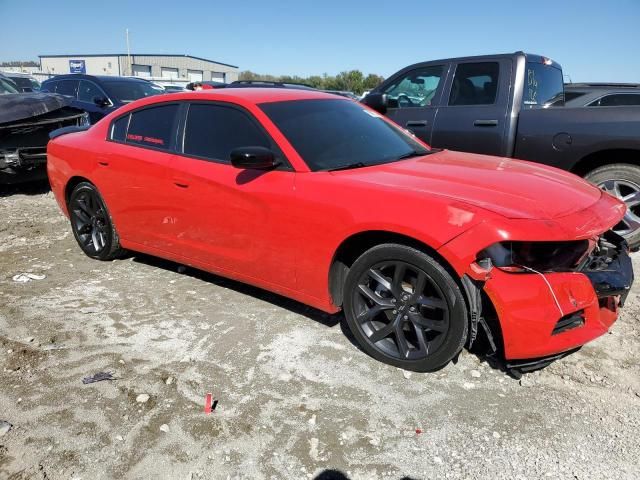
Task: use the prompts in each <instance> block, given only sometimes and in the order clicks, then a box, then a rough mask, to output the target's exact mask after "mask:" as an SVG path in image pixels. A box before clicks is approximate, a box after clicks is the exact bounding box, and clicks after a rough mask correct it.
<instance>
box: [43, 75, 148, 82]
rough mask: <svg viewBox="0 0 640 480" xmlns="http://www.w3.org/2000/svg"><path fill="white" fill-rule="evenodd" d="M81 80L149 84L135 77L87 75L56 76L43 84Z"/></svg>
mask: <svg viewBox="0 0 640 480" xmlns="http://www.w3.org/2000/svg"><path fill="white" fill-rule="evenodd" d="M75 79H78V80H81V79H85V80H94V81H95V80H98V81H113V80H117V81H125V82H129V81H130V82H147V83H148V82H149V80H146V79H144V78H136V77H118V76H114V75H87V74H85V73H67V74H64V75H56V76H54V77H52V78H47V80H45V82H47V81H50V80H75Z"/></svg>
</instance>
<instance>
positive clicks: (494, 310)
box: [462, 231, 634, 376]
mask: <svg viewBox="0 0 640 480" xmlns="http://www.w3.org/2000/svg"><path fill="white" fill-rule="evenodd" d="M575 245H577V243H574V244H573V245H571V244H567V245H565V246H564V247H563V248H564V249H565V251H568V249H572V250H571V252H570V253H572V254H573V253H574V252H573V247H575ZM551 246H553V247H554V248H561V246H559V245H557V244H556V245H550V247H551ZM487 250H489V249H487ZM487 250H485V251H483V252H481V253H480V254H479V256H478V258H477V259H476V262H474V263H473V264H472V265H471V270H470V271H469V272H468V273H467V274H465V275H464V276H463V277H462V285H463V287H464V289H465V293H466V296H467V299H468V303H469V310H470V336H469V343H468V347H470V348H471V347H472V346H473V345H474V342H476V340H477V339H482V340H483V342H484V343H485V344H486V345H484V352H483V353H486V354H488V355H489V356H490V357H492V358H495V359H496V360H498V361H500V363H502V365H503V367H504V368H505V369H506V370H507V371H509V372H510V373H512V374H513V375H516V376H518V375H519V373H520V372H525V371H530V370H534V369H537V368H542V367H544V366H546V365H548V364H549V363H551V362H552V361H554V360H556V359H558V358H562V357H563V356H565V355H567V354H569V353H571V352H573V351H575V350H576V349H578V348H580V347H581V346H582V345H584V344H585V343H587V342H588V341H590V340H593V339H594V338H597V337H598V336H600V335H602V334H604V333H606V332H607V330H608V329H609V327H610V326H611V325H612V324H613V323H614V322H615V320H616V319H617V317H618V313H619V308H620V307H622V306H623V305H624V302H625V299H626V298H627V295H628V294H629V291H630V289H631V286H632V284H633V281H634V273H633V266H632V263H631V258H630V256H629V248H628V245H627V243H626V242H625V240H624V239H623V238H622V237H620V236H619V235H617V234H616V233H614V232H613V231H607V232H605V233H604V234H602V235H601V236H600V237H599V238H597V239H596V240H593V241H591V242H590V243H589V246H588V247H587V248H586V249H585V250H584V252H583V254H582V255H573V256H571V255H567V256H565V257H564V258H568V259H570V260H568V262H573V261H574V260H575V263H574V264H573V265H572V266H571V268H569V263H567V264H566V265H562V266H561V267H560V268H556V269H541V270H538V269H533V268H532V267H530V266H526V265H521V264H517V263H516V262H514V261H513V259H514V258H517V257H518V256H517V255H515V254H514V252H509V255H505V252H504V251H503V249H502V250H500V249H492V250H489V253H490V254H491V255H489V254H487ZM531 251H534V250H532V249H528V250H527V252H531ZM496 252H497V253H496ZM522 258H525V256H524V255H522V253H520V259H522ZM529 258H533V257H529ZM543 259H544V258H543ZM536 261H537V264H536V266H540V265H542V259H541V258H540V257H538V258H537V259H536ZM530 265H531V264H530ZM502 353H503V354H504V359H502V358H500V357H501V356H502V355H499V354H502ZM501 360H504V362H501Z"/></svg>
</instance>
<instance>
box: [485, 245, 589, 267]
mask: <svg viewBox="0 0 640 480" xmlns="http://www.w3.org/2000/svg"><path fill="white" fill-rule="evenodd" d="M589 250H590V247H589V241H588V240H576V241H570V242H499V243H494V244H493V245H491V246H490V247H487V248H485V249H484V250H482V251H481V252H480V253H479V254H478V256H477V260H478V262H480V261H484V262H486V259H489V260H491V263H492V265H493V266H496V267H498V268H500V269H502V270H505V271H507V272H526V271H536V272H558V271H564V272H566V271H571V270H574V269H575V268H576V267H577V266H578V264H579V263H580V261H581V260H582V259H583V258H585V256H586V255H587V254H588V253H589Z"/></svg>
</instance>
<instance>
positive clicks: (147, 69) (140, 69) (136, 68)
mask: <svg viewBox="0 0 640 480" xmlns="http://www.w3.org/2000/svg"><path fill="white" fill-rule="evenodd" d="M131 70H132V71H133V75H134V76H136V77H144V78H149V77H150V76H151V66H150V65H131Z"/></svg>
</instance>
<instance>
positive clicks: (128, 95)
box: [104, 80, 164, 103]
mask: <svg viewBox="0 0 640 480" xmlns="http://www.w3.org/2000/svg"><path fill="white" fill-rule="evenodd" d="M104 85H105V88H106V89H107V90H108V91H109V93H110V94H111V96H112V97H113V98H115V99H116V100H119V101H120V102H122V103H129V102H133V101H134V100H139V99H141V98H145V97H150V96H152V95H158V94H160V93H163V92H164V89H162V88H160V87H156V86H155V85H153V84H151V83H149V82H140V81H137V82H136V81H124V80H115V81H114V80H107V81H105V82H104Z"/></svg>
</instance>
